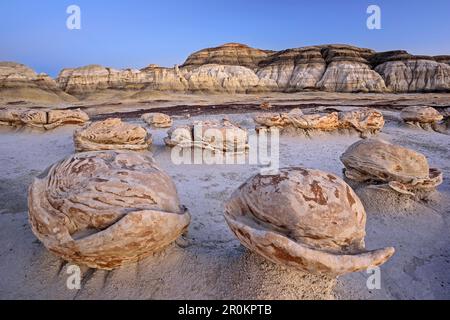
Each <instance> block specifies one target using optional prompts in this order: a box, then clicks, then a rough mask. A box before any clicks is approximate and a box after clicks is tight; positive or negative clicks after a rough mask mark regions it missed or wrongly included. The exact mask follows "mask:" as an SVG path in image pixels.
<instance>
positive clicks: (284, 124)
mask: <svg viewBox="0 0 450 320" xmlns="http://www.w3.org/2000/svg"><path fill="white" fill-rule="evenodd" d="M254 121H255V123H256V125H257V127H256V130H257V131H261V130H265V129H267V128H279V129H281V130H282V132H283V131H285V130H287V131H292V129H294V131H295V132H296V133H297V132H298V131H300V132H301V133H305V134H307V135H308V136H311V134H312V133H315V132H332V131H336V130H347V131H348V130H350V131H355V132H358V133H359V134H360V135H361V137H367V136H369V135H371V134H376V133H378V132H379V131H381V129H382V128H383V127H384V123H385V122H384V117H383V115H382V114H381V112H379V111H377V110H375V109H368V108H361V109H358V110H353V111H343V112H331V113H325V114H324V113H313V114H303V113H302V111H301V110H299V109H294V110H292V111H291V112H289V113H261V114H257V115H256V116H255V117H254Z"/></svg>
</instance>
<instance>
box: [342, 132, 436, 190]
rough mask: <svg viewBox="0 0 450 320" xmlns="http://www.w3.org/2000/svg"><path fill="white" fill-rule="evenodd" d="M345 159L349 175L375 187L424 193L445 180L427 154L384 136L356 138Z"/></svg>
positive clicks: (345, 171)
mask: <svg viewBox="0 0 450 320" xmlns="http://www.w3.org/2000/svg"><path fill="white" fill-rule="evenodd" d="M341 161H342V163H343V164H344V165H345V169H344V175H345V177H346V178H347V179H349V180H350V181H353V182H356V183H363V184H367V185H369V186H371V187H374V188H380V189H387V188H390V189H392V190H394V191H396V192H399V193H402V194H408V195H415V194H416V193H418V196H421V195H422V194H426V193H428V192H431V191H433V190H435V189H436V187H437V186H438V185H440V184H441V183H442V172H441V171H440V170H438V169H435V168H430V167H429V165H428V161H427V158H426V157H425V156H424V155H422V154H420V153H418V152H416V151H414V150H410V149H407V148H404V147H402V146H399V145H395V144H391V143H389V142H387V141H384V140H381V139H366V140H361V141H358V142H356V143H355V144H353V145H351V146H350V147H349V148H348V149H347V150H346V151H345V152H344V154H342V156H341Z"/></svg>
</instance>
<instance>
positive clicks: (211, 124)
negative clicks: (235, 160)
mask: <svg viewBox="0 0 450 320" xmlns="http://www.w3.org/2000/svg"><path fill="white" fill-rule="evenodd" d="M167 134H168V136H167V137H166V138H165V139H164V142H165V143H166V145H168V146H170V147H176V146H177V147H180V148H191V147H196V148H202V149H206V150H210V151H220V152H230V153H243V152H245V151H246V150H247V148H248V144H247V142H248V133H247V131H246V130H245V129H243V128H241V127H239V126H237V125H236V124H234V123H231V122H230V121H228V120H227V119H224V120H222V122H219V121H195V122H194V123H193V124H192V125H186V126H181V127H177V128H173V129H171V130H169V132H168V133H167Z"/></svg>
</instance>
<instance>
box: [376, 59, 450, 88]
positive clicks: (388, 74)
mask: <svg viewBox="0 0 450 320" xmlns="http://www.w3.org/2000/svg"><path fill="white" fill-rule="evenodd" d="M449 61H450V59H449V57H448V56H438V57H435V58H433V57H427V56H413V55H410V54H408V53H407V52H406V51H390V52H385V53H380V54H375V55H374V56H373V57H372V63H373V65H375V71H376V72H378V73H379V74H381V76H382V77H383V79H384V81H385V83H386V86H387V87H388V88H389V89H390V90H391V91H392V92H442V91H443V92H447V91H450V65H449Z"/></svg>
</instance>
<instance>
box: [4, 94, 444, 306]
mask: <svg viewBox="0 0 450 320" xmlns="http://www.w3.org/2000/svg"><path fill="white" fill-rule="evenodd" d="M320 95H322V93H314V94H310V95H308V94H302V95H300V94H298V95H297V94H296V95H275V94H274V95H272V96H267V97H261V96H259V98H257V97H256V96H255V97H252V96H247V97H245V98H242V97H240V98H239V97H236V98H233V99H229V98H224V97H221V98H220V99H216V100H215V101H216V102H215V103H214V104H211V101H212V100H213V98H212V97H208V98H201V97H200V96H192V97H191V98H189V99H188V100H187V101H186V99H184V100H183V97H182V96H180V97H172V98H171V99H170V101H155V100H153V101H152V102H149V103H147V104H134V105H133V104H127V103H122V104H120V105H118V104H103V105H95V104H92V105H84V106H83V109H84V110H85V111H87V112H88V113H89V114H90V115H91V117H93V118H94V119H97V118H98V119H101V118H105V117H107V116H109V115H111V114H113V115H116V116H120V117H121V118H123V119H126V121H128V122H132V123H139V124H141V125H145V123H144V122H143V121H142V120H140V119H139V116H140V115H141V114H142V113H143V112H145V111H147V112H148V110H149V109H152V110H154V109H155V110H156V108H160V109H161V108H165V107H168V106H170V105H171V106H175V108H173V109H165V111H167V113H170V114H172V115H175V116H176V117H175V119H174V125H175V126H177V125H180V124H184V123H187V122H188V121H191V120H196V119H199V120H203V119H221V118H223V116H224V115H225V114H226V116H227V117H228V118H229V119H230V120H232V121H235V122H237V123H238V124H240V125H241V126H243V127H245V128H248V129H249V130H253V129H254V123H253V121H252V116H253V115H254V112H255V111H256V106H258V105H259V104H258V101H259V103H260V102H261V100H264V101H266V100H267V101H270V102H271V103H272V104H274V105H277V106H278V107H277V108H286V109H290V108H293V107H298V106H299V105H300V106H301V107H303V108H306V110H305V111H306V112H307V111H308V110H307V108H308V107H311V106H313V107H317V106H322V105H326V106H330V107H331V106H341V107H342V106H345V105H372V106H374V105H378V106H379V107H380V110H381V111H382V112H383V113H384V115H385V118H386V120H387V123H386V126H385V128H384V129H383V131H382V132H381V133H380V134H379V136H380V137H381V138H383V139H386V140H389V141H391V142H394V143H397V144H401V145H403V146H405V147H408V148H412V149H414V150H417V151H419V152H421V153H423V154H424V155H426V156H427V157H428V160H429V162H430V164H431V165H432V166H434V167H437V168H440V169H442V171H443V173H444V183H443V184H442V185H441V186H440V187H439V188H438V190H437V192H435V193H433V194H432V195H431V196H430V198H429V199H428V200H427V201H421V202H416V201H414V200H413V199H411V198H408V197H399V196H397V195H395V194H393V193H389V192H386V193H382V192H381V193H380V192H375V193H373V192H371V191H367V190H365V189H361V190H356V192H357V193H358V195H359V196H360V198H361V200H362V202H363V204H364V206H365V208H366V211H367V218H368V219H367V227H366V230H367V236H366V247H367V248H368V249H374V248H380V247H385V246H394V247H395V248H396V254H395V255H394V256H393V257H392V258H391V259H390V260H389V261H388V262H387V263H386V264H384V265H383V266H382V267H381V279H382V282H381V289H379V290H378V289H374V290H369V289H368V288H367V286H366V281H367V279H368V277H369V276H370V275H369V274H367V273H365V272H360V273H354V274H350V275H347V276H343V277H340V278H338V279H332V278H329V277H324V276H314V275H311V274H307V273H302V272H298V271H295V270H290V269H287V268H285V267H282V266H279V265H275V264H273V263H271V262H268V261H266V260H264V259H263V258H261V257H259V256H257V255H256V254H254V253H251V252H249V251H248V250H246V249H245V248H244V247H242V246H241V244H240V243H239V241H238V240H237V239H236V238H235V236H234V235H233V234H232V233H231V231H230V230H229V228H228V226H227V225H226V223H225V220H224V218H223V203H224V201H225V200H226V199H227V198H228V197H229V196H230V195H231V193H232V192H233V191H234V190H235V189H236V188H237V187H238V186H239V185H240V184H242V183H243V182H244V181H245V180H246V179H247V178H249V177H250V176H252V175H253V174H256V173H257V172H259V170H260V168H259V167H258V166H257V165H250V164H245V165H206V164H204V165H174V164H173V162H172V161H171V150H170V149H169V148H168V147H166V146H165V145H164V142H163V138H164V137H165V136H166V131H167V130H166V129H150V128H149V127H147V129H148V131H149V132H151V133H152V135H153V146H152V148H151V151H150V152H151V153H152V154H153V156H154V158H155V159H156V161H157V162H158V164H159V165H160V167H162V168H163V169H164V170H165V171H166V172H167V173H168V174H169V175H170V176H172V178H173V179H174V181H175V184H176V186H177V189H178V192H179V195H180V200H181V203H182V204H183V205H185V206H186V207H188V208H189V211H190V213H191V215H192V222H191V225H190V228H189V232H188V234H187V235H185V236H183V237H182V238H180V239H179V240H178V241H177V242H176V243H175V244H173V245H171V246H170V247H169V248H167V249H166V250H164V251H162V252H160V253H158V254H156V255H154V256H152V257H149V258H146V259H144V260H141V261H140V262H139V263H137V264H133V265H130V266H127V267H123V268H121V269H118V270H115V271H98V270H94V269H87V268H83V269H82V271H83V281H82V288H81V290H79V291H77V290H69V289H67V287H66V280H67V277H68V275H67V273H66V270H67V266H68V264H67V263H65V262H63V261H62V260H61V259H59V258H58V257H56V256H55V255H53V254H52V253H50V252H48V251H47V250H46V249H45V248H44V246H43V245H42V244H41V243H40V242H39V241H38V240H37V239H36V238H35V237H34V235H33V234H32V232H31V229H30V226H29V224H28V221H27V188H28V186H29V184H30V183H31V181H32V179H33V177H35V176H37V175H38V174H39V173H40V172H41V171H43V170H44V169H46V168H47V167H48V166H49V165H51V164H52V163H54V162H55V161H57V160H60V159H61V158H63V157H65V156H67V155H70V154H72V153H73V152H74V145H73V141H72V134H73V131H74V130H75V129H76V128H77V127H76V126H66V127H61V128H57V129H55V130H52V131H41V130H37V129H29V128H10V127H2V128H0V163H1V164H2V165H1V166H0V248H1V251H0V298H2V299H18V298H25V299H37V298H43V299H93V298H97V299H120V298H121V299H376V298H380V299H421V298H427V299H428V298H429V299H445V298H449V297H450V232H449V230H450V209H449V208H450V182H449V178H448V177H450V162H449V158H450V136H449V135H445V134H442V133H437V132H434V131H425V130H422V129H419V128H412V127H408V126H406V125H404V124H402V123H400V122H399V121H398V111H397V110H396V109H399V108H400V107H401V106H403V105H413V104H421V103H425V102H427V104H428V105H432V106H448V105H450V98H449V95H445V94H429V95H420V94H417V95H395V96H394V95H392V97H391V96H389V95H382V96H381V95H375V94H374V95H360V96H357V98H356V99H355V96H353V98H351V97H350V96H347V98H346V96H345V95H343V94H341V95H339V98H340V99H339V102H336V101H337V100H336V99H335V98H336V97H335V96H334V95H338V94H330V95H328V96H327V95H324V96H323V97H322V98H321V97H320ZM333 99H334V100H333ZM200 100H201V101H200ZM224 103H225V104H226V105H228V106H229V105H234V106H235V107H232V108H228V107H227V106H225V105H224ZM242 105H247V106H248V110H247V109H246V108H242ZM177 106H178V107H177ZM184 106H187V107H184ZM194 106H195V107H194ZM177 108H178V109H177ZM198 108H200V110H197V109H198ZM160 109H157V110H159V111H160ZM243 110H245V113H244V112H243ZM119 111H120V112H121V113H120V114H117V112H119ZM105 114H108V115H105ZM188 114H189V115H190V116H191V118H190V119H188V118H187V115H188ZM358 139H360V138H359V136H358V135H356V134H355V135H343V134H322V135H319V136H314V137H310V138H308V137H299V136H282V137H281V139H280V165H281V166H282V167H284V166H299V165H301V166H306V167H310V168H317V169H321V170H324V171H329V172H332V173H334V174H337V175H339V176H342V168H343V164H342V163H341V162H340V160H339V157H340V155H341V154H342V153H343V152H344V151H345V150H346V148H347V147H348V146H350V145H351V144H352V143H354V142H356V141H357V140H358Z"/></svg>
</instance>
